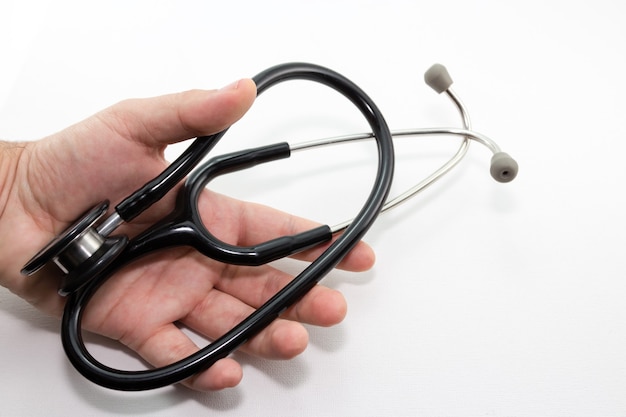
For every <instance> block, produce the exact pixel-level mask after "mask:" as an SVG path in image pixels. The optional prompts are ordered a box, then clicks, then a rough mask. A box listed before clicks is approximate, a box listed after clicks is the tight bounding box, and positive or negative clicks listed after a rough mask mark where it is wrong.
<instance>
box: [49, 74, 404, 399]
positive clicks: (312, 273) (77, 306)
mask: <svg viewBox="0 0 626 417" xmlns="http://www.w3.org/2000/svg"><path fill="white" fill-rule="evenodd" d="M294 79H305V80H311V81H316V82H319V83H321V84H324V85H326V86H329V87H332V88H334V89H335V90H337V91H338V92H340V93H342V94H343V95H344V96H346V97H347V98H348V99H349V100H350V101H352V103H353V104H354V105H355V106H356V107H357V108H358V109H359V110H360V111H361V113H362V114H363V115H364V116H365V118H366V119H367V121H368V123H369V125H370V127H371V129H372V132H373V133H374V134H375V138H376V143H377V147H378V154H379V157H378V169H377V174H376V179H375V182H374V186H373V188H372V190H371V192H370V195H369V197H368V199H367V201H366V202H365V205H364V206H363V208H362V209H361V211H360V212H359V213H358V215H357V216H356V217H355V220H354V221H353V222H352V224H351V225H350V226H349V227H348V228H347V229H346V231H345V232H344V233H343V234H342V235H341V236H339V237H338V238H337V240H336V241H335V242H334V243H333V244H331V245H330V247H328V248H327V249H326V250H325V251H324V252H323V253H322V254H321V255H320V256H319V257H318V258H317V259H316V260H315V261H313V262H312V263H311V264H310V265H309V266H308V267H307V268H306V269H305V270H304V271H302V272H301V273H300V274H299V275H298V276H296V277H295V278H294V279H293V280H292V281H291V282H290V283H289V284H287V285H286V286H285V287H284V288H283V289H282V290H281V291H279V292H278V293H277V294H276V295H275V296H273V297H272V298H271V299H270V300H268V301H267V302H266V303H265V304H263V305H262V306H261V307H259V308H258V309H257V310H256V311H254V312H253V313H252V314H251V315H250V316H248V317H247V318H246V319H244V320H243V321H242V322H241V323H240V324H238V325H237V326H235V327H234V328H233V329H231V330H230V331H229V332H227V333H226V334H225V335H223V336H222V337H220V338H218V339H217V340H215V341H214V342H212V343H211V344H209V345H208V346H206V347H204V348H202V349H200V350H199V351H198V352H196V353H195V354H193V355H190V356H189V357H187V358H185V359H182V360H180V361H178V362H176V363H173V364H171V365H167V366H164V367H161V368H157V369H150V370H142V371H124V370H117V369H113V368H111V367H108V366H106V365H104V364H102V363H100V362H98V361H97V360H96V359H95V358H94V357H93V356H92V355H91V354H90V353H89V352H88V351H87V349H86V347H85V345H84V342H83V340H82V335H81V318H82V313H83V311H84V309H85V307H86V305H87V303H88V301H89V299H90V298H91V297H92V295H93V294H94V293H95V291H96V290H97V289H98V287H99V286H100V285H101V284H102V283H103V282H104V281H105V280H106V279H107V278H108V277H109V276H110V274H111V273H112V272H113V271H114V270H109V271H108V273H106V274H102V275H101V276H99V277H97V278H95V279H93V280H91V281H90V282H89V283H88V284H87V285H86V286H85V287H83V288H82V289H81V290H79V291H77V292H75V293H73V294H71V295H70V296H69V297H68V300H67V304H66V308H65V312H64V315H63V321H62V332H61V333H62V340H63V346H64V348H65V351H66V353H67V355H68V357H69V359H70V361H71V362H72V364H73V365H74V366H75V368H76V369H77V370H78V371H79V372H80V373H82V374H83V375H84V376H85V377H87V378H88V379H90V380H91V381H93V382H95V383H97V384H99V385H102V386H105V387H108V388H113V389H118V390H126V391H136V390H147V389H153V388H159V387H163V386H166V385H169V384H174V383H178V382H180V381H182V380H184V379H186V378H188V377H190V376H192V375H194V374H196V373H198V372H201V371H203V370H205V369H207V368H209V367H210V366H211V365H213V364H214V363H215V362H216V361H217V360H219V359H222V358H224V357H226V356H228V355H229V354H230V353H231V352H233V351H234V350H235V349H236V348H237V347H239V346H240V345H241V344H243V343H245V342H246V341H247V340H248V339H250V338H251V337H252V336H254V335H255V334H257V333H258V332H260V331H261V330H262V329H263V328H265V327H266V326H267V325H268V324H270V323H271V322H272V321H273V320H274V319H275V318H276V317H278V316H279V315H280V314H281V313H282V312H283V311H284V310H285V309H286V308H288V307H289V306H290V305H292V304H293V303H295V302H296V301H298V300H299V299H300V298H301V297H302V296H304V295H305V294H306V293H307V292H308V291H309V290H310V289H311V288H312V287H314V286H315V285H316V284H317V282H318V281H319V280H320V279H322V278H323V277H324V276H325V275H326V274H328V273H329V272H330V271H331V270H332V269H333V268H334V267H335V266H336V265H337V264H338V263H339V262H340V261H341V260H342V259H343V257H344V256H346V255H347V254H348V252H349V251H350V250H351V249H352V248H353V247H354V246H355V245H356V244H357V243H358V242H359V241H360V240H361V238H362V237H363V235H364V234H365V233H366V232H367V230H368V229H369V228H370V226H371V225H372V224H373V223H374V221H375V219H376V217H377V216H378V214H379V213H380V210H381V208H382V206H383V204H384V202H385V200H386V198H387V194H388V192H389V189H390V187H391V182H392V178H393V168H394V152H393V142H392V138H391V133H390V132H389V128H388V126H387V124H386V122H385V120H384V117H383V115H382V113H381V112H380V110H379V109H378V108H377V107H376V105H375V104H374V102H373V101H372V100H371V99H370V98H369V97H368V96H367V95H366V94H365V93H364V92H363V91H362V90H361V89H360V88H359V87H357V86H356V85H355V84H353V83H352V82H351V81H349V80H348V79H346V78H345V77H343V76H342V75H340V74H338V73H336V72H333V71H331V70H329V69H326V68H323V67H319V66H316V65H312V64H304V63H292V64H284V65H279V66H276V67H273V68H270V69H268V70H266V71H264V72H262V73H260V74H258V75H257V76H256V77H255V78H254V80H255V82H256V84H257V90H258V92H259V94H260V93H262V92H263V91H265V90H267V89H268V88H270V87H271V86H273V85H275V84H277V83H279V82H282V81H285V80H294ZM122 256H123V255H122Z"/></svg>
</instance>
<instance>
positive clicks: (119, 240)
mask: <svg viewBox="0 0 626 417" xmlns="http://www.w3.org/2000/svg"><path fill="white" fill-rule="evenodd" d="M297 79H301V80H310V81H315V82H318V83H320V84H323V85H326V86H328V87H331V88H333V89H334V90H336V91H338V92H339V93H341V94H342V95H344V96H345V97H346V98H347V99H349V100H350V101H351V102H352V104H354V105H355V106H356V107H357V108H358V109H359V111H360V112H361V113H362V115H363V116H364V117H365V119H366V120H367V122H368V124H369V127H370V129H371V132H368V133H363V134H356V135H348V136H341V137H334V138H327V139H321V140H315V141H310V142H306V143H302V144H298V145H290V144H288V143H278V144H273V145H268V146H262V147H259V148H254V149H248V150H243V151H238V152H233V153H229V154H226V155H222V156H217V157H214V158H212V159H210V160H208V162H205V163H203V164H202V165H200V166H199V167H197V168H196V169H195V170H194V168H195V167H196V166H197V165H198V164H200V163H201V162H202V160H203V158H204V157H205V156H206V155H207V153H208V152H209V151H210V150H211V149H212V148H213V147H214V146H215V145H216V143H217V142H218V141H219V140H220V139H221V138H222V136H224V134H225V133H226V130H224V131H222V132H220V133H217V134H214V135H211V136H206V137H198V138H197V139H196V140H195V141H193V143H192V144H191V145H190V146H189V147H188V148H187V149H186V150H185V151H184V152H183V153H182V154H181V155H180V156H179V157H178V158H177V159H176V160H175V161H174V162H173V163H172V164H171V165H170V166H169V167H168V168H167V169H165V170H164V171H163V172H162V173H161V174H160V175H159V176H157V177H156V178H154V179H153V180H152V181H150V182H148V183H147V184H145V185H144V186H142V187H141V188H139V189H138V190H137V191H135V192H134V193H133V194H131V195H130V196H128V197H127V198H126V199H124V200H123V201H122V202H121V203H119V204H118V205H117V206H116V207H115V210H114V211H113V212H112V214H110V215H109V216H108V217H106V218H104V216H105V215H106V213H107V212H108V211H109V204H108V202H106V201H105V202H102V203H100V204H98V205H97V206H95V207H94V208H93V209H91V210H90V211H88V212H87V213H86V214H84V215H83V216H82V217H81V218H80V219H79V220H78V221H77V222H76V223H75V224H73V225H72V226H70V227H69V228H68V229H67V230H66V231H65V232H63V233H62V234H60V235H59V236H58V237H57V238H55V239H54V240H53V241H52V242H50V243H49V244H48V245H47V246H46V247H45V248H43V249H42V250H41V251H40V252H39V253H38V254H37V255H35V256H34V257H33V258H32V259H31V260H30V261H29V262H28V263H27V264H26V265H25V266H24V268H23V269H22V273H23V274H26V275H31V274H34V273H35V272H37V271H38V270H39V269H41V268H42V267H43V266H44V265H45V264H47V263H49V262H53V263H55V264H56V265H57V266H58V267H59V268H60V269H61V270H62V271H63V273H64V278H63V280H62V283H61V286H60V288H59V293H60V294H62V295H65V296H67V302H66V306H65V311H64V314H63V321H62V329H61V335H62V341H63V346H64V348H65V351H66V353H67V355H68V357H69V359H70V361H71V362H72V364H73V365H74V366H75V367H76V369H77V370H78V371H80V372H81V373H82V374H83V375H84V376H85V377H87V378H88V379H90V380H91V381H93V382H95V383H97V384H100V385H102V386H105V387H109V388H113V389H119V390H128V391H134V390H146V389H152V388H158V387H162V386H165V385H169V384H173V383H177V382H179V381H182V380H183V379H186V378H188V377H190V376H192V375H194V374H196V373H198V372H201V371H203V370H205V369H207V368H208V367H210V366H211V365H213V364H214V363H215V362H216V361H217V360H219V359H221V358H224V357H226V356H228V355H229V354H231V353H232V352H233V351H234V350H235V349H237V348H238V347H239V346H240V345H242V344H243V343H245V342H246V341H247V340H249V339H250V338H251V337H252V336H254V335H255V334H257V333H258V332H260V331H261V330H262V329H263V328H265V327H266V326H267V325H268V324H270V323H271V322H272V321H273V320H274V319H275V318H277V317H278V316H279V315H280V314H281V313H282V312H283V311H284V310H285V309H286V308H288V307H289V306H290V305H292V304H294V303H295V302H296V301H298V300H299V299H300V298H301V297H302V296H304V295H305V294H306V293H307V292H308V291H309V290H310V289H311V288H312V287H314V286H315V285H316V284H317V283H318V282H319V281H320V280H321V279H322V278H323V277H324V276H326V275H327V274H328V273H329V272H330V271H331V270H332V269H333V268H334V267H335V266H336V265H337V264H338V263H339V262H340V261H341V260H342V259H343V258H344V256H346V255H347V254H348V252H349V251H350V250H351V249H352V248H353V247H354V246H355V245H356V244H357V243H358V242H359V240H361V238H362V237H363V235H364V234H365V233H366V232H367V231H368V229H369V228H370V227H371V225H372V224H373V223H374V221H375V220H376V218H377V216H378V214H380V213H381V212H383V211H385V210H388V209H390V208H392V207H394V206H397V205H398V204H400V203H402V202H404V201H406V200H407V199H408V198H410V197H412V196H414V195H415V194H417V193H419V192H420V191H421V190H423V189H424V188H426V187H428V186H429V185H431V184H432V183H434V182H435V181H436V180H437V179H439V178H441V177H442V176H443V175H444V174H446V173H447V172H448V171H450V170H451V169H452V168H453V167H454V166H455V165H457V164H458V163H459V162H460V161H461V159H462V158H463V157H464V156H465V154H466V152H467V150H468V146H469V143H470V141H471V140H474V141H477V142H480V143H482V144H483V145H485V146H486V147H487V148H489V149H490V150H491V151H492V153H493V157H492V162H491V175H492V176H493V177H494V178H495V179H496V180H497V181H500V182H508V181H511V180H513V179H514V178H515V176H516V174H517V164H516V163H515V161H514V160H513V159H512V158H511V157H510V156H508V155H507V154H505V153H503V152H501V150H500V148H499V147H498V146H497V145H496V144H495V143H494V142H493V141H492V140H491V139H489V138H488V137H486V136H484V135H481V134H479V133H477V132H474V131H472V130H470V120H469V116H468V114H467V111H466V110H465V108H464V106H463V105H462V103H461V101H460V100H459V99H458V97H457V96H456V94H455V93H454V92H453V91H452V90H451V89H450V86H451V84H452V80H451V78H450V76H449V75H448V73H447V71H446V70H445V68H444V67H443V66H441V65H434V66H433V67H431V68H430V69H429V70H428V71H427V72H426V75H425V80H426V82H427V83H428V84H429V85H430V86H431V87H432V88H434V89H435V91H437V92H438V93H443V92H445V93H446V94H447V95H448V96H449V97H450V98H451V99H452V101H453V102H454V103H455V105H456V106H457V108H458V109H459V111H460V113H461V116H462V119H463V128H432V129H413V130H405V131H395V132H391V131H390V130H389V128H388V126H387V123H386V122H385V119H384V117H383V115H382V113H381V112H380V110H379V109H378V107H377V106H376V104H375V103H374V102H373V101H372V100H371V99H370V98H369V97H368V96H367V95H366V94H365V93H364V92H363V91H362V90H361V89H360V88H359V87H358V86H356V85H355V84H354V83H353V82H351V81H350V80H348V79H347V78H345V77H344V76H342V75H340V74H338V73H336V72H334V71H331V70H329V69H327V68H324V67H320V66H317V65H312V64H305V63H290V64H283V65H278V66H275V67H272V68H269V69H267V70H265V71H263V72H261V73H260V74H258V75H257V76H256V77H254V81H255V83H256V85H257V91H258V94H261V93H263V92H264V91H266V90H267V89H268V88H270V87H272V86H274V85H276V84H278V83H281V82H283V81H288V80H297ZM417 135H447V136H459V137H461V138H462V141H461V145H460V147H459V149H458V150H457V152H456V153H455V154H454V156H453V157H452V158H451V159H450V160H449V161H448V162H446V163H445V164H444V165H442V166H441V167H440V168H439V169H438V170H436V171H435V172H434V173H433V174H432V175H430V176H429V177H428V178H426V179H425V180H423V181H422V182H421V183H419V184H417V185H416V186H415V187H413V188H411V189H410V190H408V191H406V192H405V193H403V194H401V195H399V196H397V197H395V198H393V199H388V194H389V190H390V187H391V183H392V179H393V172H394V148H393V140H392V138H393V137H394V136H417ZM372 139H373V140H374V141H375V142H376V146H377V150H378V167H377V171H376V177H375V180H374V184H373V186H372V189H371V191H370V193H369V195H368V197H367V200H366V201H365V203H364V204H363V206H362V208H361V209H360V211H359V212H358V213H357V214H356V216H355V217H354V218H353V219H352V220H350V221H346V222H344V223H342V224H339V225H336V226H334V227H329V226H319V227H316V228H314V229H312V230H309V231H306V232H303V233H298V234H295V235H292V236H283V237H279V238H276V239H273V240H270V241H267V242H263V243H259V244H256V245H254V246H234V245H230V244H227V243H225V242H222V241H220V240H219V239H217V238H216V237H215V236H213V235H212V234H211V232H210V231H209V230H207V229H206V228H205V226H204V225H203V223H202V220H201V217H200V212H199V209H198V199H199V196H200V194H201V192H202V190H204V188H205V187H206V186H207V184H208V183H209V182H210V181H211V180H213V179H214V178H216V177H218V176H220V175H224V174H227V173H230V172H233V171H237V170H243V169H246V168H250V167H252V166H254V165H257V164H263V163H267V162H271V161H275V160H278V159H283V158H288V157H290V155H291V153H293V152H297V151H301V150H305V149H311V148H315V147H319V146H324V145H329V144H340V143H347V142H352V141H357V140H372ZM185 177H187V179H186V181H185V186H184V187H182V188H181V189H180V191H179V193H180V194H179V198H178V200H177V201H178V203H177V206H176V208H175V209H174V210H173V212H172V213H171V214H170V215H169V216H167V217H166V218H164V219H163V220H162V221H160V222H159V223H157V224H155V225H153V226H152V227H150V228H148V229H147V230H145V231H144V232H143V233H141V234H139V235H138V236H136V237H134V238H132V239H129V238H128V237H126V236H124V235H116V234H114V232H115V230H117V228H118V227H119V226H121V225H122V224H123V223H128V222H131V221H132V220H133V219H134V218H135V217H137V216H138V215H139V214H141V213H142V212H143V211H145V210H146V209H147V208H149V207H150V206H151V205H152V204H154V203H155V202H157V201H159V200H160V199H161V198H162V197H164V196H165V195H166V194H167V193H168V192H169V191H170V190H171V189H172V188H174V186H175V185H177V184H178V183H179V182H181V181H182V180H183V179H184V178H185ZM333 236H337V239H336V240H335V241H334V242H333V243H332V244H330V246H328V248H327V249H326V250H325V251H324V252H323V253H322V254H321V255H320V256H319V257H318V258H317V259H316V260H315V261H313V262H312V263H311V264H310V265H309V266H308V267H307V268H305V269H304V270H303V271H302V272H301V273H300V274H298V275H297V276H296V277H295V278H294V279H293V280H292V281H291V282H290V283H289V284H287V285H286V286H285V287H284V288H283V289H281V290H280V291H279V292H278V293H277V294H276V295H274V296H273V297H272V298H270V299H269V300H268V301H267V302H265V304H263V305H262V306H261V307H259V308H258V309H256V310H255V311H254V312H253V313H252V314H251V315H250V316H248V317H247V318H245V319H244V320H243V321H242V322H241V323H239V324H238V325H237V326H235V327H234V328H233V329H231V330H230V331H229V332H227V333H226V334H224V335H223V336H221V337H220V338H218V339H217V340H215V341H213V342H212V343H210V344H209V345H208V346H206V347H204V348H202V349H200V350H199V351H198V352H197V353H195V354H193V355H191V356H189V357H187V358H185V359H182V360H180V361H178V362H176V363H173V364H170V365H167V366H164V367H161V368H157V369H149V370H142V371H124V370H117V369H113V368H110V367H108V366H106V365H104V364H102V363H100V362H99V361H98V360H96V359H95V358H94V357H93V356H92V355H91V354H90V353H89V352H88V350H87V348H86V347H85V343H84V342H83V339H82V334H81V320H82V316H83V312H84V310H85V308H86V306H87V304H88V302H89V300H90V299H91V297H92V296H93V295H94V293H95V292H96V291H97V290H98V288H99V287H100V286H101V285H102V284H103V283H104V282H105V281H106V280H107V279H108V278H109V277H111V276H112V275H113V274H115V273H116V272H117V271H119V270H120V269H121V268H122V267H124V266H126V265H128V264H129V263H131V262H133V261H135V260H137V259H139V258H141V257H143V256H145V255H147V254H150V253H152V252H155V251H158V250H163V249H166V248H171V247H176V246H190V247H192V248H194V249H195V250H197V251H198V252H200V253H202V254H203V255H206V256H208V257H210V258H212V259H215V260H217V261H220V262H224V263H228V264H236V265H250V266H256V265H263V264H266V263H268V262H271V261H274V260H277V259H280V258H284V257H287V256H290V255H293V254H295V253H298V252H300V251H303V250H305V249H307V248H311V247H313V246H315V245H318V244H321V243H325V242H329V241H331V239H332V238H333Z"/></svg>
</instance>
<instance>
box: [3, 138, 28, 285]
mask: <svg viewBox="0 0 626 417" xmlns="http://www.w3.org/2000/svg"><path fill="white" fill-rule="evenodd" d="M23 150H24V144H23V143H18V142H6V141H2V140H0V236H2V237H0V284H2V285H3V286H5V284H6V282H5V279H6V278H7V275H8V274H9V272H8V271H7V268H8V266H7V265H10V264H11V262H10V258H11V248H10V247H8V246H6V245H10V244H11V242H10V240H11V239H10V238H8V237H7V236H9V234H10V229H11V228H15V227H16V225H11V224H10V223H11V219H10V217H11V214H10V211H11V208H10V204H11V200H12V198H13V197H12V196H14V195H15V192H16V190H15V189H14V187H15V181H16V174H17V170H18V163H19V160H20V157H21V154H22V152H23Z"/></svg>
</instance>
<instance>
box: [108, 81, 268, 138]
mask: <svg viewBox="0 0 626 417" xmlns="http://www.w3.org/2000/svg"><path fill="white" fill-rule="evenodd" d="M255 98H256V86H255V84H254V81H252V80H250V79H241V80H239V81H236V82H234V83H232V84H230V85H228V86H226V87H224V88H222V89H219V90H189V91H185V92H181V93H175V94H168V95H164V96H159V97H153V98H146V99H130V100H125V101H122V102H120V103H118V104H116V105H114V106H112V107H109V108H108V109H106V110H104V113H105V114H104V115H101V116H104V117H102V118H101V120H102V119H104V120H108V121H109V123H108V124H109V127H111V128H113V129H114V130H116V131H118V132H119V133H120V134H122V136H124V137H127V138H128V139H133V140H135V141H137V142H139V143H143V144H145V145H148V146H165V145H167V144H169V143H174V142H179V141H182V140H185V139H189V138H191V137H194V136H204V135H210V134H213V133H217V132H219V131H221V130H224V129H226V128H227V127H229V126H230V125H232V124H233V123H235V122H236V121H237V120H239V119H240V118H241V117H242V116H243V115H244V114H245V113H246V111H248V109H249V108H250V106H251V105H252V103H253V102H254V99H255Z"/></svg>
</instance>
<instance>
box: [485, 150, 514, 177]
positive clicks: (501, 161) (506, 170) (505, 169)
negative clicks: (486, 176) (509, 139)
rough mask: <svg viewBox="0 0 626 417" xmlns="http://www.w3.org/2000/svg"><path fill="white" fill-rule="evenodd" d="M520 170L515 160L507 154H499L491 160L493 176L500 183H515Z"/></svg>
mask: <svg viewBox="0 0 626 417" xmlns="http://www.w3.org/2000/svg"><path fill="white" fill-rule="evenodd" d="M518 170H519V166H518V165H517V162H516V161H515V159H513V158H511V156H510V155H509V154H507V153H505V152H498V153H496V154H494V155H493V157H492V158H491V169H490V172H491V176H492V177H493V179H495V180H496V181H498V182H510V181H513V180H514V179H515V177H516V176H517V172H518Z"/></svg>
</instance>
